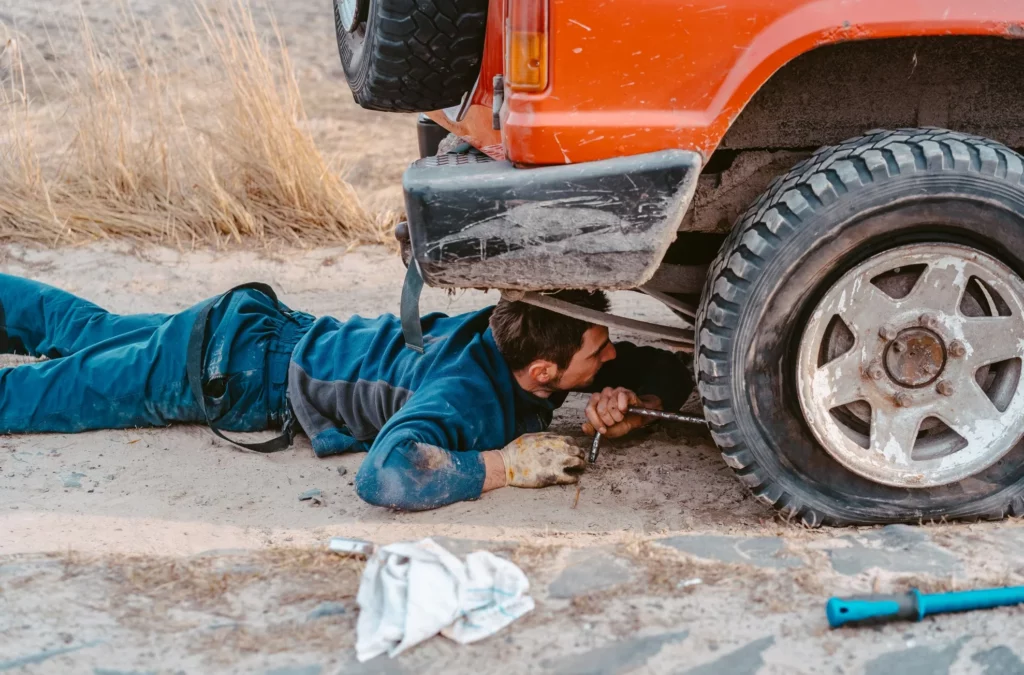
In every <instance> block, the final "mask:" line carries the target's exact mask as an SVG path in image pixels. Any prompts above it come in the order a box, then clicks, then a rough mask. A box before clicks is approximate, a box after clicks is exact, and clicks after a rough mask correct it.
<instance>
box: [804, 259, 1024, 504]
mask: <svg viewBox="0 0 1024 675" xmlns="http://www.w3.org/2000/svg"><path fill="white" fill-rule="evenodd" d="M1022 358H1024V281H1022V280H1021V278H1020V277H1019V276H1017V274H1015V273H1014V272H1013V271H1012V270H1010V269H1009V268H1008V267H1007V266H1005V265H1004V264H1002V263H1001V262H999V261H998V260H996V259H995V258H993V257H991V256H989V255H987V254H985V253H982V252H980V251H978V250H976V249H973V248H969V247H965V246H959V245H953V244H926V243H922V244H912V245H908V246H902V247H899V248H895V249H891V250H889V251H886V252H884V253H881V254H878V255H875V256H873V257H871V258H869V259H868V260H866V261H864V262H862V263H860V264H859V265H857V266H856V267H854V268H853V269H852V270H850V271H849V272H847V273H846V274H845V275H844V276H843V277H842V278H841V279H840V280H839V281H838V282H836V283H835V284H834V285H832V286H831V287H830V288H829V289H828V291H827V292H826V293H825V295H824V297H823V298H822V299H821V300H820V302H819V303H818V305H817V307H816V308H815V310H814V312H813V313H812V315H811V318H810V321H809V322H808V325H807V327H806V329H805V330H804V333H803V336H802V338H801V340H800V344H799V355H798V360H797V382H798V393H799V398H800V407H801V410H802V412H803V415H804V417H805V419H806V421H807V423H808V425H809V426H810V429H811V431H812V433H813V434H814V436H815V438H817V440H818V442H819V443H821V446H822V447H823V448H824V449H825V450H826V451H827V452H828V453H829V454H830V455H832V457H834V458H835V459H836V460H837V461H838V462H839V463H841V464H842V465H843V466H845V467H846V468H847V469H849V470H850V471H853V472H854V473H857V474H859V475H861V476H863V477H865V478H867V479H869V480H872V481H874V482H877V483H882V484H885V485H892V486H896V487H906V488H915V487H916V488H924V487H934V486H940V485H947V484H949V483H954V482H957V481H959V480H962V479H964V478H967V477H969V476H972V475H974V474H976V473H978V472H980V471H983V470H984V469H986V468H988V467H990V466H992V465H993V464H995V463H996V462H997V461H999V459H1000V458H1002V457H1003V456H1004V455H1005V454H1006V453H1008V452H1009V451H1010V450H1011V449H1012V448H1013V447H1014V446H1015V445H1016V443H1017V442H1018V441H1019V440H1020V438H1021V436H1022V435H1024V382H1022V380H1021V377H1020V375H1021V360H1022Z"/></svg>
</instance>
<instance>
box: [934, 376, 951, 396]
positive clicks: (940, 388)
mask: <svg viewBox="0 0 1024 675" xmlns="http://www.w3.org/2000/svg"><path fill="white" fill-rule="evenodd" d="M935 391H937V392H939V393H940V394H942V395H943V396H952V395H953V383H952V382H949V381H948V380H943V381H942V382H939V383H938V384H937V385H935Z"/></svg>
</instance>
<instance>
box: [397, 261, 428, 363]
mask: <svg viewBox="0 0 1024 675" xmlns="http://www.w3.org/2000/svg"><path fill="white" fill-rule="evenodd" d="M422 291H423V275H421V274H420V268H419V265H418V264H417V262H416V258H412V259H411V260H409V271H408V272H406V273H405V284H404V285H403V286H402V310H401V314H402V336H403V337H404V338H405V346H406V347H408V348H409V349H411V350H413V351H414V352H419V353H420V354H422V353H423V324H422V323H421V322H420V293H421V292H422Z"/></svg>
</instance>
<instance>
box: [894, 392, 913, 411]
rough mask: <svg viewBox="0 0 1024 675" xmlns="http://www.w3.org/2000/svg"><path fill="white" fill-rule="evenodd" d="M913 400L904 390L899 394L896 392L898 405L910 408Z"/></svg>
mask: <svg viewBox="0 0 1024 675" xmlns="http://www.w3.org/2000/svg"><path fill="white" fill-rule="evenodd" d="M913 402H914V401H913V400H912V399H911V398H910V396H909V395H907V394H904V393H902V392H901V393H899V394H896V405H897V407H900V408H909V407H910V404H911V403H913Z"/></svg>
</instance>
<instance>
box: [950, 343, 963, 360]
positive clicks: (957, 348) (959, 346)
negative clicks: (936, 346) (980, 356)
mask: <svg viewBox="0 0 1024 675" xmlns="http://www.w3.org/2000/svg"><path fill="white" fill-rule="evenodd" d="M949 353H950V355H951V356H953V357H954V358H957V359H959V358H960V357H962V356H963V355H964V354H966V353H967V347H965V346H964V343H963V342H960V341H959V340H953V341H952V342H950V343H949Z"/></svg>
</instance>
